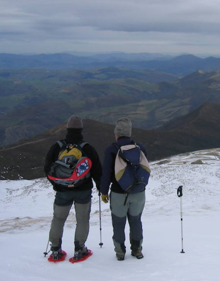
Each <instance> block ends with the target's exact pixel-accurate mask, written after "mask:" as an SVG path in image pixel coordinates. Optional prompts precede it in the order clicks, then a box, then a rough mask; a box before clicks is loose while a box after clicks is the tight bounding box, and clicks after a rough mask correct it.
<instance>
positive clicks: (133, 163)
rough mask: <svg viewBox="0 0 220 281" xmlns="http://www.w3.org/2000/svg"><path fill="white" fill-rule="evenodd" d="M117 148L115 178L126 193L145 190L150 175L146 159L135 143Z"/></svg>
mask: <svg viewBox="0 0 220 281" xmlns="http://www.w3.org/2000/svg"><path fill="white" fill-rule="evenodd" d="M115 146H116V147H117V148H118V152H117V155H116V159H115V178H116V181H117V182H118V183H119V185H120V187H121V188H122V189H123V190H124V191H126V193H138V192H141V191H143V190H145V187H146V185H147V184H148V180H149V177H150V172H151V170H150V166H149V163H148V160H147V158H146V156H145V154H144V153H143V151H141V149H140V147H139V146H138V145H137V144H136V143H132V144H129V145H124V146H121V147H119V146H118V144H115Z"/></svg>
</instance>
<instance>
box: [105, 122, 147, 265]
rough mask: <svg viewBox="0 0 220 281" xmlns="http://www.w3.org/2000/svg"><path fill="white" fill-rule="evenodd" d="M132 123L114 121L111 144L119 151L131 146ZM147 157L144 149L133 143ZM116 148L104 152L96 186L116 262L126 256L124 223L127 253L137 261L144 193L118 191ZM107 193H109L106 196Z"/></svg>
mask: <svg viewBox="0 0 220 281" xmlns="http://www.w3.org/2000/svg"><path fill="white" fill-rule="evenodd" d="M131 132H132V123H131V121H130V119H128V118H126V117H123V118H120V119H118V120H117V122H116V127H115V129H114V134H115V140H116V142H117V145H118V146H119V147H121V146H123V145H128V144H131V143H132V142H133V141H132V139H131ZM136 144H137V145H139V147H140V149H141V150H142V151H143V153H144V154H145V156H146V157H147V152H146V150H145V148H144V146H143V145H142V144H141V143H139V142H136ZM117 152H118V149H117V146H116V145H114V144H111V145H110V146H108V147H107V148H106V150H105V155H104V161H103V170H102V177H101V183H100V192H101V194H102V201H103V202H104V203H108V201H109V200H110V209H111V215H112V226H113V237H112V238H113V244H114V250H115V252H116V258H117V260H120V261H121V260H124V258H125V253H126V246H125V225H126V221H127V220H128V223H129V227H130V249H131V255H132V256H134V257H136V258H137V259H141V258H143V257H144V256H143V254H142V243H143V229H142V222H141V215H142V212H143V209H144V205H145V190H144V191H142V192H139V193H134V194H129V196H128V197H127V199H126V196H127V193H126V192H125V191H123V190H122V188H121V187H120V185H119V184H118V182H117V181H116V178H115V173H114V166H115V159H116V154H117ZM109 190H111V192H110V195H109Z"/></svg>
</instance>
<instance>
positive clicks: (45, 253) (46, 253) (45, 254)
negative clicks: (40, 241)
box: [43, 239, 50, 257]
mask: <svg viewBox="0 0 220 281" xmlns="http://www.w3.org/2000/svg"><path fill="white" fill-rule="evenodd" d="M49 243H50V241H49V239H48V242H47V247H46V251H45V252H44V253H43V254H44V257H46V256H47V255H48V254H49V252H50V251H49V252H47V250H48V246H49Z"/></svg>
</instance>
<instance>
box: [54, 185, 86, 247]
mask: <svg viewBox="0 0 220 281" xmlns="http://www.w3.org/2000/svg"><path fill="white" fill-rule="evenodd" d="M73 204H74V207H75V215H76V229H75V237H74V243H75V250H78V249H76V247H82V246H84V244H85V242H86V240H87V237H88V234H89V219H90V211H91V190H84V191H74V192H73V191H67V192H57V193H56V197H55V201H54V207H53V210H54V213H53V219H52V222H51V229H50V233H49V241H50V242H51V243H52V247H60V248H61V246H62V237H63V228H64V224H65V222H66V219H67V217H68V215H69V212H70V209H71V207H72V205H73Z"/></svg>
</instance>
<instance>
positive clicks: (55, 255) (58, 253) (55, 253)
mask: <svg viewBox="0 0 220 281" xmlns="http://www.w3.org/2000/svg"><path fill="white" fill-rule="evenodd" d="M51 251H52V258H53V260H55V261H56V260H59V259H60V257H61V256H62V255H63V252H62V250H61V249H60V248H59V247H52V248H51Z"/></svg>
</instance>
